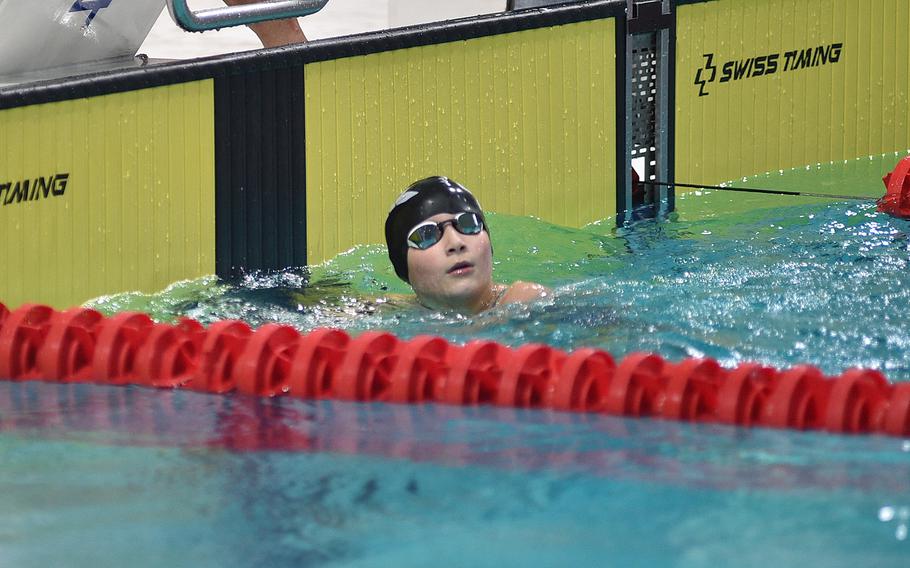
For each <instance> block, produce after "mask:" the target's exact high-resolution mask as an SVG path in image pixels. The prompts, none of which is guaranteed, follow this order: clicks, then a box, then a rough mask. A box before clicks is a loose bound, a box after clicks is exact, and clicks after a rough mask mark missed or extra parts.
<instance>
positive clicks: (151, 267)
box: [0, 0, 910, 307]
mask: <svg viewBox="0 0 910 568" xmlns="http://www.w3.org/2000/svg"><path fill="white" fill-rule="evenodd" d="M666 4H667V5H669V8H670V10H669V12H667V13H666V14H665V15H662V16H660V17H658V18H655V19H654V20H653V22H650V21H645V22H642V21H641V20H639V21H638V22H637V23H636V22H634V19H633V20H629V21H628V22H627V20H626V15H625V8H626V2H624V1H616V0H614V1H597V2H581V3H576V4H567V5H562V6H553V7H549V8H545V9H536V10H525V11H517V12H510V13H504V14H496V15H490V16H479V17H475V18H467V19H464V20H456V21H451V22H443V23H439V24H430V25H425V26H417V27H412V28H402V29H396V30H389V31H383V32H377V33H369V34H362V35H357V36H350V37H344V38H337V39H330V40H323V41H317V42H312V43H309V44H304V45H297V46H290V47H285V48H276V49H269V50H258V51H253V52H248V53H241V54H237V55H232V56H225V57H215V58H206V59H200V60H192V61H185V62H164V63H162V62H150V63H149V64H148V65H146V66H143V67H140V68H135V67H133V68H129V69H124V70H119V71H107V72H101V73H95V74H90V75H81V76H72V77H68V78H65V79H61V80H54V81H45V82H37V83H36V82H32V83H20V84H15V85H12V86H5V87H0V238H2V239H3V242H2V243H0V267H2V274H0V300H2V301H3V302H5V303H6V304H7V305H9V306H10V307H16V306H18V305H20V304H22V303H24V302H43V303H47V304H50V305H53V306H56V307H66V306H70V305H72V304H76V303H81V302H83V301H85V300H88V299H90V298H93V297H97V296H100V295H103V294H108V293H116V292H121V291H127V290H142V291H155V290H159V289H161V288H162V287H164V286H165V285H167V284H169V283H171V282H174V281H176V280H180V279H187V278H196V277H199V276H202V275H206V274H211V273H212V272H215V273H217V274H218V275H220V276H223V277H229V276H233V275H236V274H238V273H240V272H244V271H250V270H270V269H282V268H286V267H290V266H303V265H306V264H316V263H319V262H322V261H324V260H327V259H329V258H332V257H333V256H334V255H336V254H338V253H339V252H342V251H345V250H348V249H350V248H351V247H353V246H355V245H357V244H367V243H376V242H381V241H382V235H381V232H380V231H381V229H380V228H381V227H382V224H383V221H384V218H385V214H386V212H387V207H388V205H389V203H390V202H391V201H392V200H393V199H394V197H395V196H396V195H397V194H398V193H399V192H400V191H401V189H402V188H403V187H405V186H406V184H407V183H409V182H410V181H413V180H414V179H417V178H420V177H422V176H426V175H431V174H438V173H442V174H447V175H450V176H451V177H453V178H455V179H458V180H459V181H461V182H463V183H465V184H466V185H467V186H468V187H471V188H472V189H473V190H475V191H476V193H477V194H478V196H479V198H480V200H481V202H482V203H483V204H484V206H485V207H486V208H487V209H490V210H493V211H496V212H500V213H509V214H518V215H534V216H538V217H540V218H541V219H544V220H546V221H551V222H554V223H558V224H562V225H568V226H581V225H585V224H587V223H590V222H592V221H595V220H601V219H605V218H610V217H613V216H614V215H616V216H617V218H618V219H621V217H622V215H621V213H622V212H623V211H624V210H625V209H626V207H627V204H628V203H630V197H629V196H630V185H629V175H628V171H629V168H628V162H629V157H630V156H631V144H632V142H631V135H630V132H631V130H632V129H631V128H630V123H632V122H634V121H636V120H641V115H640V113H639V112H638V110H637V109H633V108H631V107H629V106H628V105H629V104H630V103H629V101H630V100H631V99H630V98H629V89H630V85H631V84H632V83H631V82H630V79H629V78H630V77H632V76H633V75H632V73H633V72H634V69H632V68H631V67H630V66H631V65H634V63H632V62H634V61H635V59H634V58H633V56H631V55H630V54H631V53H632V51H631V50H632V49H633V46H634V44H633V42H632V41H631V40H629V39H628V38H630V37H631V36H629V35H628V33H631V32H633V31H635V30H639V32H638V33H640V31H641V30H642V29H647V28H648V26H649V25H652V24H653V23H654V22H656V24H655V25H659V26H663V28H661V29H664V30H668V31H669V34H670V35H669V36H664V37H670V38H671V47H672V49H670V50H669V51H667V52H665V53H668V54H670V55H672V56H668V57H667V62H668V67H666V69H668V70H669V71H670V73H669V75H668V76H667V77H666V80H665V81H663V82H662V83H661V85H662V86H661V88H662V89H664V90H665V91H666V90H669V95H670V98H669V100H670V107H669V108H670V109H671V110H670V111H669V115H668V116H667V117H665V119H666V120H665V121H663V122H660V123H659V124H658V128H657V129H656V130H657V131H659V132H658V133H659V134H660V135H662V136H665V137H667V139H668V142H667V145H668V146H669V147H668V148H661V149H660V150H661V156H664V157H665V158H666V159H668V160H669V163H670V167H669V168H668V169H666V170H664V171H665V174H664V175H668V176H670V177H673V171H674V165H673V164H674V162H675V170H676V172H677V174H676V176H675V177H676V179H677V180H678V181H685V182H697V183H716V182H720V181H726V180H729V179H732V178H735V177H741V176H744V175H751V174H755V173H762V172H765V171H768V170H773V169H778V168H786V167H791V166H795V165H804V164H810V163H815V162H821V161H830V160H834V159H849V158H855V157H859V156H864V155H870V154H875V153H882V152H887V151H898V150H900V151H904V150H906V149H907V148H908V147H910V128H908V124H907V120H908V118H907V116H906V114H907V113H906V109H907V108H908V92H910V85H908V81H910V79H908V61H910V45H908V39H907V36H906V34H905V33H903V34H902V33H901V32H902V31H903V30H906V29H908V28H910V8H908V6H907V5H906V2H901V1H900V0H876V1H874V2H860V1H859V0H836V1H835V0H812V1H810V2H803V3H799V4H798V5H794V4H790V3H786V2H782V1H776V0H766V1H761V2H746V1H743V0H713V1H708V2H690V1H686V0H681V1H678V2H675V3H673V2H668V3H666ZM643 19H645V18H642V20H643ZM706 29H708V30H710V33H704V30H706ZM817 48H818V49H820V50H821V51H819V52H818V53H816V49H817ZM674 49H675V55H673V54H674V51H673V50H674ZM806 50H810V51H809V53H808V54H805V53H804V52H805V51H806ZM774 54H777V56H776V59H775V61H776V67H777V69H776V72H775V73H770V71H768V69H769V67H770V66H771V64H770V60H771V59H772V58H769V56H771V55H774ZM706 55H710V56H711V57H710V58H708V57H706ZM759 58H763V59H761V65H759V63H758V59H759ZM806 58H809V59H808V60H807V59H806ZM822 60H823V62H822ZM728 62H730V65H731V66H732V67H729V68H728V66H727V64H728ZM759 67H761V69H762V70H761V73H759V71H758V69H759ZM793 67H797V68H796V69H793ZM661 69H664V68H661ZM728 69H729V71H728ZM662 72H663V71H661V73H662ZM728 75H729V80H724V78H725V77H727V76H728ZM737 77H738V78H737ZM646 79H647V78H646ZM667 94H668V93H667V92H661V93H660V94H659V96H660V97H665V96H666V95H667ZM645 98H647V93H646V94H645ZM636 113H638V114H636ZM674 123H675V134H674ZM617 140H619V141H621V142H620V143H617ZM674 140H675V144H674V143H673V141H674ZM661 159H663V158H661ZM617 164H622V166H621V167H619V166H617ZM61 180H62V181H61ZM26 182H27V183H29V184H30V188H31V189H30V192H29V193H27V194H26V192H25V191H24V189H23V188H24V184H25V183H26ZM64 182H65V187H64V186H61V185H60V184H62V183H64ZM50 183H54V184H57V185H55V186H53V187H55V188H57V190H56V191H54V189H53V188H49V186H48V184H50ZM36 184H37V185H38V186H39V187H40V188H41V189H40V191H38V192H36V191H34V188H35V186H36ZM17 188H18V189H17ZM670 195H671V196H672V193H670ZM671 205H672V202H671ZM618 213H619V214H620V215H617V214H618Z"/></svg>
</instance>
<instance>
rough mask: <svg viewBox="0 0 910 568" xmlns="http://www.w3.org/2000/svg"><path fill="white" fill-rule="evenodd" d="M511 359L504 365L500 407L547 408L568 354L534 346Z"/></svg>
mask: <svg viewBox="0 0 910 568" xmlns="http://www.w3.org/2000/svg"><path fill="white" fill-rule="evenodd" d="M509 355H510V356H509V358H508V359H506V360H505V361H503V362H502V364H501V366H502V369H503V372H502V376H501V377H500V379H499V389H498V391H497V393H496V404H498V405H499V406H508V407H516V408H538V407H541V406H543V404H544V402H545V401H546V400H547V398H548V395H549V392H550V390H551V386H550V383H551V381H553V380H554V379H555V377H557V376H558V370H559V368H560V367H561V366H562V363H563V361H565V359H566V354H565V353H564V352H562V351H559V350H557V349H553V348H552V347H550V346H548V345H539V344H530V345H522V346H521V347H519V348H518V349H516V350H514V351H511V352H510V353H509Z"/></svg>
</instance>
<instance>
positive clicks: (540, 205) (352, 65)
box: [305, 19, 616, 263]
mask: <svg viewBox="0 0 910 568" xmlns="http://www.w3.org/2000/svg"><path fill="white" fill-rule="evenodd" d="M614 55H615V36H614V21H613V20H612V19H606V20H597V21H590V22H582V23H576V24H569V25H563V26H555V27H551V28H543V29H535V30H527V31H522V32H516V33H511V34H503V35H497V36H492V37H484V38H478V39H472V40H468V41H459V42H452V43H445V44H440V45H431V46H425V47H415V48H410V49H404V50H398V51H391V52H385V53H377V54H372V55H367V56H360V57H350V58H345V59H338V60H334V61H325V62H320V63H314V64H309V65H307V66H306V78H305V84H306V116H307V120H306V140H307V142H306V152H307V216H308V219H307V241H308V249H307V257H308V259H309V260H310V262H311V263H318V262H322V261H324V260H326V259H329V258H331V257H333V256H334V255H336V254H337V253H339V252H342V251H345V250H348V249H350V248H351V247H352V246H354V245H357V244H365V243H379V242H383V241H384V237H383V232H382V231H383V223H384V221H385V216H386V213H387V212H388V209H389V207H390V206H391V204H392V202H393V201H394V199H395V197H396V196H397V195H398V194H399V193H400V192H401V191H402V190H403V189H404V188H405V187H406V186H407V185H408V184H409V183H410V182H412V181H415V180H417V179H420V178H422V177H425V176H429V175H447V176H449V177H452V178H453V179H456V180H458V181H460V182H462V183H464V184H465V185H466V186H467V187H469V188H470V189H471V190H472V191H474V192H475V194H476V195H477V196H478V198H479V200H480V201H481V203H482V204H483V206H484V208H486V209H488V210H490V211H495V212H499V213H509V214H515V215H534V216H538V217H540V218H542V219H545V220H547V221H551V222H554V223H558V224H562V225H569V226H581V225H584V224H586V223H590V222H592V221H595V220H597V219H603V218H604V217H608V216H611V215H614V214H615V208H616V203H615V202H616V198H615V155H616V150H615V149H616V146H615V144H616V140H615V106H616V105H615V57H614Z"/></svg>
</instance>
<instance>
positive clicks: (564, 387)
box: [546, 348, 616, 412]
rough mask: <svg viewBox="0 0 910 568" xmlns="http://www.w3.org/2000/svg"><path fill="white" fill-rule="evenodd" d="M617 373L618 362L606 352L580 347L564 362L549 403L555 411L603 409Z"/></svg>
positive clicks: (597, 410) (592, 410)
mask: <svg viewBox="0 0 910 568" xmlns="http://www.w3.org/2000/svg"><path fill="white" fill-rule="evenodd" d="M615 372H616V363H615V362H614V361H613V357H612V356H610V354H609V353H607V352H606V351H601V350H599V349H590V348H584V349H578V350H576V351H574V352H572V354H571V355H569V357H568V358H567V359H566V360H565V362H564V363H563V364H562V369H561V370H560V371H559V374H558V378H557V380H556V381H554V382H553V384H552V385H551V386H550V391H549V396H548V398H547V403H546V405H547V406H549V407H550V408H553V409H554V410H570V411H575V412H600V411H602V410H603V409H604V404H605V403H606V398H607V392H609V390H610V381H612V380H613V375H614V373H615Z"/></svg>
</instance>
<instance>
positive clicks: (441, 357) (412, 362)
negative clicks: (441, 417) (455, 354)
mask: <svg viewBox="0 0 910 568" xmlns="http://www.w3.org/2000/svg"><path fill="white" fill-rule="evenodd" d="M448 351H449V342H448V341H446V340H445V339H442V338H439V337H431V336H428V335H422V336H418V337H415V338H414V339H412V340H410V341H408V342H406V343H401V344H400V345H399V349H398V361H397V362H396V364H395V368H394V369H392V374H391V376H390V377H389V380H390V381H391V387H390V389H389V401H391V402H434V401H436V400H438V399H439V398H440V395H439V391H440V389H441V388H442V384H443V381H444V380H445V376H446V373H447V372H448V366H447V365H446V355H447V354H448Z"/></svg>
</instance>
